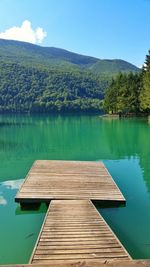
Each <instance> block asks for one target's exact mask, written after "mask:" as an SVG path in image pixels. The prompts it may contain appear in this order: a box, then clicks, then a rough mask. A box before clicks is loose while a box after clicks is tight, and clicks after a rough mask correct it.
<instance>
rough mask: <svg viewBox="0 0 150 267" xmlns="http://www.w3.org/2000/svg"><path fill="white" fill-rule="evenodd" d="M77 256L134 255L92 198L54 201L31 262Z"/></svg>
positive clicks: (38, 262) (122, 256)
mask: <svg viewBox="0 0 150 267" xmlns="http://www.w3.org/2000/svg"><path fill="white" fill-rule="evenodd" d="M89 220H90V222H89ZM91 222H92V223H91ZM74 223H75V226H74ZM67 227H68V228H67ZM75 259H76V261H77V262H78V261H79V260H85V261H86V262H87V261H88V260H91V259H99V261H100V260H103V259H105V260H107V259H122V260H123V261H124V260H129V259H131V257H130V256H129V254H128V253H127V251H126V250H125V248H124V247H123V246H122V244H121V243H120V241H119V240H118V239H117V237H116V236H115V235H114V233H113V232H112V230H111V229H110V228H109V226H108V225H107V223H106V222H105V221H104V219H103V218H102V216H101V215H100V214H99V213H98V212H97V210H96V209H95V207H94V205H93V204H92V202H91V201H90V200H52V201H51V203H50V205H49V209H48V212H47V215H46V218H45V221H44V224H43V227H42V229H41V233H40V235H39V238H38V241H37V243H36V246H35V249H34V251H33V254H32V256H31V259H30V263H35V264H41V263H52V262H55V263H56V262H57V261H58V262H59V261H63V260H65V262H66V263H68V262H70V261H71V260H75ZM75 266H76V265H75ZM83 266H84V265H83Z"/></svg>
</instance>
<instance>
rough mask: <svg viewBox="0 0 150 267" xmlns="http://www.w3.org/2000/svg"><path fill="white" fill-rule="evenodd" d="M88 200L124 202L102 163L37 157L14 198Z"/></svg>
mask: <svg viewBox="0 0 150 267" xmlns="http://www.w3.org/2000/svg"><path fill="white" fill-rule="evenodd" d="M51 199H91V200H101V201H110V202H119V203H121V202H122V203H124V202H125V198H124V196H123V195H122V193H121V192H120V190H119V188H118V187H117V185H116V184H115V182H114V181H113V179H112V177H111V175H110V174H109V172H108V170H107V169H106V168H105V166H104V164H103V163H102V162H92V161H53V160H38V161H36V162H35V163H34V164H33V166H32V168H31V170H30V171H29V173H28V175H27V177H26V179H25V182H24V183H23V185H22V187H21V189H20V191H19V192H18V194H17V196H16V198H15V201H16V202H20V203H21V202H22V203H25V202H26V203H33V202H42V201H47V202H49V201H50V200H51Z"/></svg>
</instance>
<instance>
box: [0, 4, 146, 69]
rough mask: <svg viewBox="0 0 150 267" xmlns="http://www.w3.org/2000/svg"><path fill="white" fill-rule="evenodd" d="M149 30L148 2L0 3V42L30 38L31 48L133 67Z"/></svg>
mask: <svg viewBox="0 0 150 267" xmlns="http://www.w3.org/2000/svg"><path fill="white" fill-rule="evenodd" d="M24 21H27V22H28V23H25V24H23V22H24ZM14 26H16V27H18V28H17V29H16V28H15V29H14ZM19 27H20V28H21V30H22V29H24V31H23V32H22V33H21V31H19ZM27 27H28V31H27V32H25V30H26V28H27ZM39 27H40V28H41V29H40V30H37V28H39ZM12 28H13V31H12ZM29 28H30V29H29ZM10 29H11V31H8V30H10ZM149 29H150V0H0V37H1V38H3V36H4V37H5V36H6V38H7V37H8V36H10V33H11V34H14V31H15V32H16V35H17V34H18V35H19V36H21V35H22V36H24V38H27V39H26V40H27V41H30V39H29V38H28V36H27V35H28V34H34V38H31V42H33V43H37V44H40V45H43V46H55V47H60V48H64V49H67V50H70V51H74V52H77V53H80V54H85V55H91V56H95V57H98V58H121V59H124V60H127V61H129V62H131V63H133V64H135V65H137V66H141V65H142V64H143V61H144V60H145V55H146V54H147V52H148V50H149V49H150V34H149ZM6 30H7V31H8V32H7V34H6ZM29 30H30V31H29ZM18 35H17V36H18ZM11 36H13V35H11ZM32 37H33V36H32ZM16 38H18V37H16Z"/></svg>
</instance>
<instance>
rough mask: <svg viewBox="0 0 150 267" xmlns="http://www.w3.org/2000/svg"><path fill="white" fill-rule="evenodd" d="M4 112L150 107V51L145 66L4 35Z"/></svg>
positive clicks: (0, 80) (0, 49) (0, 108)
mask: <svg viewBox="0 0 150 267" xmlns="http://www.w3.org/2000/svg"><path fill="white" fill-rule="evenodd" d="M0 59H1V60H0V112H1V113H3V112H12V113H26V112H32V113H34V112H35V113H36V112H41V113H42V112H80V111H81V112H86V111H90V112H100V111H103V110H105V111H106V112H108V113H117V114H118V113H119V114H120V113H122V114H129V113H133V114H139V113H149V111H150V53H149V54H148V55H147V57H146V62H145V64H144V67H143V69H142V71H140V70H139V69H138V68H137V67H136V66H134V65H132V64H130V63H128V62H126V61H123V60H100V59H97V58H93V57H89V56H83V55H79V54H76V53H73V52H69V51H67V50H63V49H59V48H54V47H49V48H46V47H40V46H37V45H32V44H29V43H24V42H18V41H8V40H2V39H0Z"/></svg>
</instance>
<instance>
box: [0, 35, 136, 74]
mask: <svg viewBox="0 0 150 267" xmlns="http://www.w3.org/2000/svg"><path fill="white" fill-rule="evenodd" d="M0 59H1V60H11V61H13V62H19V63H24V64H25V63H26V64H33V63H35V65H38V64H41V65H45V66H50V65H57V66H62V65H63V66H64V65H65V66H66V67H67V66H68V67H70V66H71V67H77V68H85V69H88V70H91V71H92V72H94V73H97V74H114V73H117V72H119V71H122V72H130V71H133V72H136V71H139V69H138V68H137V67H136V66H134V65H133V64H131V63H128V62H126V61H124V60H120V59H119V60H116V59H114V60H107V59H104V60H102V59H98V58H94V57H90V56H84V55H80V54H77V53H73V52H69V51H67V50H64V49H60V48H55V47H42V46H38V45H33V44H30V43H26V42H19V41H9V40H3V39H0Z"/></svg>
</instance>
